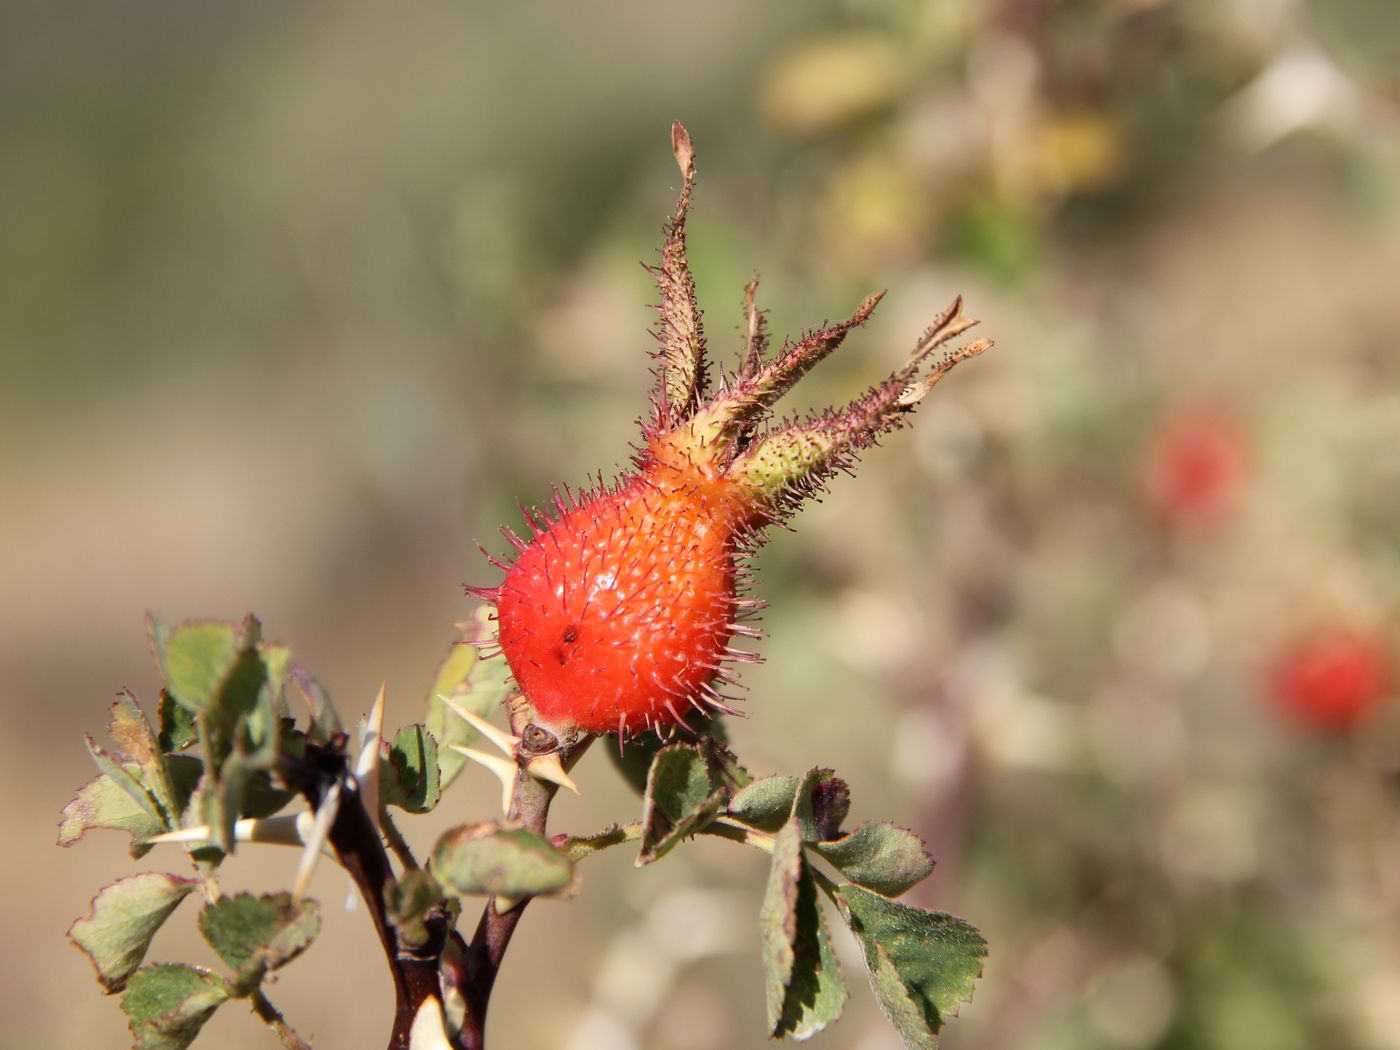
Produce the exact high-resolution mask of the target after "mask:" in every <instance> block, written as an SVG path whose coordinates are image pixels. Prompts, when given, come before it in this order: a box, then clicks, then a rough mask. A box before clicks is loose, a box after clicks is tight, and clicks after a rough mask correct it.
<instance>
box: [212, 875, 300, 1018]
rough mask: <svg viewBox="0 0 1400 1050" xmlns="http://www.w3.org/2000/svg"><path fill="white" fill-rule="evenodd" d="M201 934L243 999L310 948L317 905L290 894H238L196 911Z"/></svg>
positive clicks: (233, 992) (233, 991) (234, 991)
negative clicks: (259, 895) (226, 969)
mask: <svg viewBox="0 0 1400 1050" xmlns="http://www.w3.org/2000/svg"><path fill="white" fill-rule="evenodd" d="M199 930H200V932H201V933H202V934H204V939H205V940H206V941H208V942H209V946H210V947H211V948H213V949H214V951H215V952H217V953H218V955H219V958H220V959H222V960H223V962H224V965H225V966H227V967H228V968H229V969H230V970H231V971H233V975H234V980H233V990H232V992H231V994H233V995H238V996H242V995H248V994H250V993H251V992H252V991H253V990H255V989H256V988H257V986H258V985H259V984H261V983H262V979H263V978H264V977H265V976H266V975H267V974H268V973H270V972H271V971H273V970H275V969H277V968H278V967H279V966H283V965H285V964H287V963H289V962H291V960H293V959H295V958H296V957H297V956H298V955H300V954H301V953H302V952H304V951H305V950H306V949H307V948H308V947H309V946H310V944H311V942H312V941H313V940H315V938H316V935H317V934H318V933H320V932H321V912H320V908H319V906H318V905H317V904H316V902H315V901H313V900H296V899H294V898H293V897H292V895H291V894H290V893H271V894H268V895H266V896H262V897H258V896H254V895H253V894H251V893H240V894H239V895H238V896H236V897H224V898H222V899H220V900H217V901H215V902H214V903H212V904H210V905H208V906H207V907H206V908H205V909H204V910H203V911H202V912H200V915H199Z"/></svg>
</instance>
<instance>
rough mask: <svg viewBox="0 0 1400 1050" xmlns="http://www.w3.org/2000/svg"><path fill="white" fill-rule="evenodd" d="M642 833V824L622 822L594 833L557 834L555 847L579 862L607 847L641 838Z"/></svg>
mask: <svg viewBox="0 0 1400 1050" xmlns="http://www.w3.org/2000/svg"><path fill="white" fill-rule="evenodd" d="M641 834H642V826H641V824H628V825H626V826H625V827H624V826H623V825H621V824H611V825H609V826H608V827H606V828H604V829H603V830H602V831H598V832H594V833H593V834H592V835H557V836H555V838H554V848H555V849H557V850H559V852H561V853H563V854H564V856H566V857H568V858H569V859H570V860H572V861H574V862H575V863H577V862H578V861H581V860H583V858H584V857H591V856H593V854H595V853H601V852H602V851H603V850H605V849H611V848H612V847H613V846H621V845H622V844H623V843H624V842H631V841H633V840H634V839H637V838H640V837H641Z"/></svg>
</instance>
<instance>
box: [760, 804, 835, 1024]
mask: <svg viewBox="0 0 1400 1050" xmlns="http://www.w3.org/2000/svg"><path fill="white" fill-rule="evenodd" d="M758 919H759V934H760V937H761V939H762V944H763V973H764V985H765V989H766V993H767V1002H768V1030H769V1034H770V1035H772V1036H775V1037H782V1036H788V1035H790V1036H793V1037H794V1038H796V1039H806V1038H807V1037H808V1036H812V1035H815V1034H816V1033H817V1032H819V1031H821V1030H822V1029H823V1028H825V1027H826V1026H827V1025H828V1024H830V1023H831V1022H832V1021H834V1020H836V1019H837V1018H838V1017H840V1016H841V1011H842V1009H843V1008H844V1007H845V1005H846V982H845V979H844V978H843V977H842V976H841V967H840V965H839V964H838V963H837V961H836V955H835V953H834V952H833V951H832V948H831V937H830V935H829V934H828V932H827V928H826V919H825V917H823V915H822V911H821V906H820V904H819V903H818V901H817V888H816V883H815V881H814V880H813V878H812V873H811V871H810V870H809V869H808V867H807V860H806V857H805V856H804V855H803V850H802V836H801V831H800V828H799V826H798V825H797V823H796V822H789V823H788V824H786V825H785V826H784V827H783V829H782V830H781V831H780V832H778V834H777V836H776V837H775V838H774V840H773V866H772V869H771V870H770V872H769V875H768V888H767V891H766V892H765V893H764V897H763V908H762V910H761V911H760V912H759V917H758Z"/></svg>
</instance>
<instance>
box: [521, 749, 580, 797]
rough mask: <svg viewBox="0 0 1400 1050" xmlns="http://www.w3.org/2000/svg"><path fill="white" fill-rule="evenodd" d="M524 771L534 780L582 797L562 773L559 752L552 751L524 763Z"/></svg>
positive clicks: (562, 764) (568, 777)
mask: <svg viewBox="0 0 1400 1050" xmlns="http://www.w3.org/2000/svg"><path fill="white" fill-rule="evenodd" d="M525 771H526V772H527V773H529V774H530V775H531V776H532V777H534V778H535V779H536V780H547V781H549V782H550V783H551V784H558V785H559V786H560V787H563V788H568V789H569V790H570V791H572V792H573V793H574V794H575V795H582V794H583V792H581V791H580V790H579V789H578V785H577V784H575V783H574V781H573V778H572V777H570V776H569V774H568V773H565V772H564V763H563V761H561V760H560V758H559V752H557V751H552V752H550V753H549V754H547V755H540V756H539V757H538V758H532V759H530V761H528V762H526V763H525Z"/></svg>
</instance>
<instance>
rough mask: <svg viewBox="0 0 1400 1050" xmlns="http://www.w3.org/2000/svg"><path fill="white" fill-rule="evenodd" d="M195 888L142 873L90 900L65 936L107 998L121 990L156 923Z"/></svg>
mask: <svg viewBox="0 0 1400 1050" xmlns="http://www.w3.org/2000/svg"><path fill="white" fill-rule="evenodd" d="M198 886H199V882H198V881H197V880H195V879H185V878H181V877H180V876H178V875H170V874H167V873H165V872H160V871H147V872H142V873H141V874H139V875H130V876H128V877H127V878H124V879H118V880H117V881H116V882H114V883H112V884H111V885H110V886H104V887H103V888H102V890H101V891H100V892H99V893H98V894H97V896H96V897H94V898H93V899H92V906H91V907H90V908H89V909H88V913H87V914H86V915H84V916H83V917H82V918H81V919H78V920H77V921H76V922H74V923H73V925H72V926H71V927H69V929H68V936H69V938H70V939H71V940H72V941H73V943H74V944H76V945H77V946H78V947H79V948H80V949H82V951H83V952H84V953H85V954H86V955H87V957H88V958H89V959H90V960H91V961H92V965H93V969H95V970H96V971H97V979H98V981H100V982H101V983H102V986H103V987H104V988H105V989H106V990H107V991H108V993H111V992H118V991H121V989H122V988H123V987H125V985H126V982H127V979H128V978H129V977H130V976H131V975H132V974H133V973H135V972H136V969H137V967H139V966H140V965H141V960H142V959H144V958H145V957H146V950H147V949H148V948H149V947H150V945H151V938H152V937H154V936H155V934H156V931H157V930H158V929H160V927H161V924H162V923H164V922H165V920H166V919H168V918H169V917H170V913H171V912H173V911H174V910H175V908H176V907H177V906H178V905H179V903H180V902H181V901H182V900H184V899H185V897H187V896H188V895H189V894H190V893H191V892H192V891H193V890H195V889H196V888H198Z"/></svg>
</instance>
